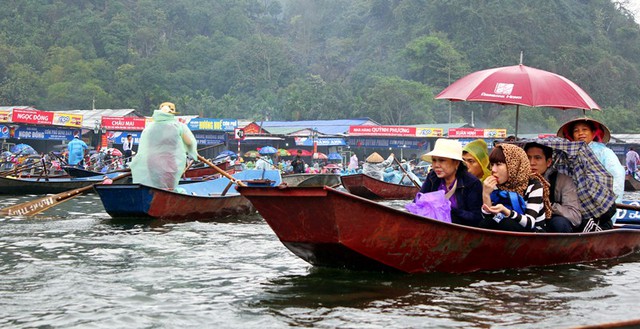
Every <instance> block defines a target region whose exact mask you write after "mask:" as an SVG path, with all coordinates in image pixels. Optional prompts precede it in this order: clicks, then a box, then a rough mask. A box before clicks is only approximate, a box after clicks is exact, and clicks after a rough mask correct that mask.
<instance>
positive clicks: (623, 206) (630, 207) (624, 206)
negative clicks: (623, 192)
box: [616, 203, 640, 211]
mask: <svg viewBox="0 0 640 329" xmlns="http://www.w3.org/2000/svg"><path fill="white" fill-rule="evenodd" d="M616 208H618V209H626V210H635V211H640V206H636V205H632V204H624V203H616Z"/></svg>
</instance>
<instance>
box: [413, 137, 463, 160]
mask: <svg viewBox="0 0 640 329" xmlns="http://www.w3.org/2000/svg"><path fill="white" fill-rule="evenodd" d="M432 157H440V158H448V159H453V160H458V161H462V144H460V142H458V141H457V140H454V139H446V138H440V139H438V140H436V145H435V146H434V147H433V150H431V152H429V153H427V154H424V155H423V156H422V157H420V159H422V160H424V161H427V162H433V159H432Z"/></svg>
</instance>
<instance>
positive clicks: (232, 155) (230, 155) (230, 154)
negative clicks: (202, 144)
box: [216, 150, 238, 158]
mask: <svg viewBox="0 0 640 329" xmlns="http://www.w3.org/2000/svg"><path fill="white" fill-rule="evenodd" d="M225 156H228V157H230V158H237V157H238V155H237V154H236V153H235V152H233V151H229V150H224V151H222V152H220V153H219V154H218V155H217V156H216V158H218V157H225Z"/></svg>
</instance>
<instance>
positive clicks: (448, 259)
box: [239, 187, 640, 273]
mask: <svg viewBox="0 0 640 329" xmlns="http://www.w3.org/2000/svg"><path fill="white" fill-rule="evenodd" d="M239 191H240V194H242V195H243V196H245V197H246V198H248V199H249V200H250V201H251V203H252V204H253V205H254V206H255V207H256V209H257V210H258V212H259V213H260V215H262V217H263V218H264V219H265V220H266V222H267V223H268V224H269V226H270V227H271V229H272V230H273V231H274V232H275V234H276V235H277V236H278V238H279V239H280V241H281V242H282V243H283V244H284V245H285V246H286V247H287V248H288V249H289V250H290V251H291V252H293V253H294V254H295V255H297V256H298V257H300V258H302V259H303V260H305V261H307V262H309V263H310V264H312V265H315V266H323V267H335V268H346V269H353V270H373V271H380V270H382V271H393V272H396V271H400V272H406V273H421V272H446V273H465V272H473V271H480V270H503V269H513V268H524V267H534V266H549V265H559V264H574V263H582V262H591V261H596V260H601V259H612V258H618V257H623V256H626V255H629V254H632V253H635V252H637V251H639V250H640V230H637V229H625V228H616V229H612V230H607V231H601V232H590V233H520V232H505V231H495V230H487V229H480V228H475V227H469V226H464V225H458V224H451V223H445V222H441V221H437V220H434V219H430V218H426V217H422V216H418V215H414V214H412V213H409V212H407V211H403V210H399V209H396V208H392V207H389V206H386V205H384V204H381V203H376V202H373V201H371V200H367V199H364V198H361V197H358V196H355V195H353V194H349V193H344V192H340V191H338V190H336V189H333V188H329V187H288V188H287V187H285V188H283V187H280V188H252V187H240V188H239ZM292 214H295V216H292Z"/></svg>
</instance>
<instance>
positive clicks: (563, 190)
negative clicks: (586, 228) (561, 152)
mask: <svg viewBox="0 0 640 329" xmlns="http://www.w3.org/2000/svg"><path fill="white" fill-rule="evenodd" d="M524 150H525V152H527V157H528V158H529V164H530V165H531V171H532V172H534V173H538V174H540V175H542V176H543V177H544V179H546V180H547V182H549V201H550V202H551V212H552V215H551V218H550V219H549V218H548V219H547V232H553V233H571V232H573V231H575V230H577V228H578V227H579V226H580V223H581V222H582V215H581V214H580V201H579V200H578V193H577V189H576V184H574V183H573V179H572V178H571V177H569V176H567V175H564V174H561V173H559V172H558V171H557V170H556V169H555V168H553V167H551V161H552V160H553V149H551V148H550V147H548V146H544V145H540V144H537V143H529V144H527V145H525V146H524Z"/></svg>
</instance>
